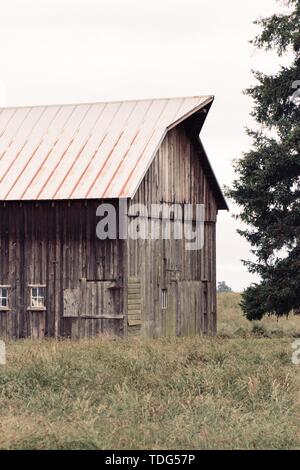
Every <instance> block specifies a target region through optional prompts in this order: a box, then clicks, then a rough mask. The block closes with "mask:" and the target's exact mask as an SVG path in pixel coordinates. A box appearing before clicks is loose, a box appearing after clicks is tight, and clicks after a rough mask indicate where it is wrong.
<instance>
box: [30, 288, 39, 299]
mask: <svg viewBox="0 0 300 470" xmlns="http://www.w3.org/2000/svg"><path fill="white" fill-rule="evenodd" d="M37 293H38V288H37V287H32V289H31V296H32V297H36V296H37Z"/></svg>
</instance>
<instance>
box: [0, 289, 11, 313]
mask: <svg viewBox="0 0 300 470" xmlns="http://www.w3.org/2000/svg"><path fill="white" fill-rule="evenodd" d="M2 289H6V292H7V295H6V296H4V295H2ZM10 289H11V286H10V285H4V284H1V285H0V310H2V311H3V310H4V311H7V310H10ZM2 299H6V301H7V303H6V305H2Z"/></svg>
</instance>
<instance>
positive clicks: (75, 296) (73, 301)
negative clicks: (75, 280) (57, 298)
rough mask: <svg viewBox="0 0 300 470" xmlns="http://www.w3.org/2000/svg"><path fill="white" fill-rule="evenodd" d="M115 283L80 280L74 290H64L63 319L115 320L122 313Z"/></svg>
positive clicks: (119, 296) (119, 293) (118, 290)
mask: <svg viewBox="0 0 300 470" xmlns="http://www.w3.org/2000/svg"><path fill="white" fill-rule="evenodd" d="M121 299H122V297H121V290H120V288H119V287H118V286H117V285H116V281H87V280H86V279H81V282H80V286H79V287H78V288H76V289H64V317H78V316H80V317H89V318H103V319H105V318H107V319H110V318H112V319H113V318H115V317H118V316H120V315H121V313H122V302H121Z"/></svg>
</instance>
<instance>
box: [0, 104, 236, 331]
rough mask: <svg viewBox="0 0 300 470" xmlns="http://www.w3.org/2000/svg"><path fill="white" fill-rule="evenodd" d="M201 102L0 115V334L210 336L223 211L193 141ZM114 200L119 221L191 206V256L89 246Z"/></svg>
mask: <svg viewBox="0 0 300 470" xmlns="http://www.w3.org/2000/svg"><path fill="white" fill-rule="evenodd" d="M212 101H213V97H211V96H203V97H192V98H176V99H159V100H140V101H124V102H113V103H96V104H79V105H63V106H36V107H22V108H4V109H1V111H0V336H8V337H11V338H24V337H33V338H42V337H56V338H57V337H60V336H62V337H71V338H80V337H85V336H92V335H96V334H106V333H108V334H113V335H117V336H120V337H127V336H130V335H131V334H132V335H133V334H135V335H136V334H145V335H149V336H154V337H157V336H164V335H192V334H200V333H204V334H214V333H215V332H216V219H217V213H218V210H222V209H225V210H226V209H227V205H226V201H225V200H224V197H223V195H222V192H221V190H220V187H219V185H218V183H217V180H216V178H215V176H214V173H213V171H212V169H211V166H210V163H209V161H208V158H207V155H206V153H205V150H204V148H203V146H202V143H201V140H200V138H199V134H200V131H201V129H202V126H203V124H204V121H205V119H206V116H207V113H208V111H209V109H210V106H211V104H212ZM120 200H122V202H123V205H124V204H125V205H126V206H127V205H128V209H127V210H126V212H125V217H126V218H127V219H128V220H131V219H132V218H134V216H135V214H131V212H130V210H131V209H130V207H129V203H131V204H132V202H135V203H143V204H145V205H146V207H150V205H151V204H153V203H157V204H160V203H167V204H174V203H176V204H179V205H184V204H203V205H204V206H205V225H204V247H203V249H202V250H199V251H188V250H186V249H185V243H186V241H185V240H184V239H182V240H175V239H172V238H171V239H169V240H167V239H158V240H153V239H136V240H133V239H122V238H121V237H119V236H118V237H117V239H116V240H111V239H107V240H101V239H99V238H98V237H97V235H96V226H97V223H98V222H99V217H97V216H96V210H97V207H98V206H99V204H100V203H103V202H105V203H107V202H110V203H111V204H113V205H114V207H115V208H116V211H118V210H119V209H118V208H119V201H120ZM175 222H178V220H177V219H176V215H174V214H173V220H172V222H171V224H174V223H175ZM153 223H154V224H158V226H160V225H161V224H162V223H163V220H162V218H160V217H158V218H157V219H156V220H154V221H153Z"/></svg>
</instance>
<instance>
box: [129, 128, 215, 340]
mask: <svg viewBox="0 0 300 470" xmlns="http://www.w3.org/2000/svg"><path fill="white" fill-rule="evenodd" d="M132 202H133V203H143V204H146V205H147V204H150V203H157V204H158V203H162V202H166V203H170V204H171V203H172V204H173V203H177V204H185V203H193V204H197V203H198V204H204V205H205V229H204V232H205V243H204V248H203V249H202V250H201V251H187V250H186V249H185V241H184V240H138V241H134V240H129V242H128V270H129V276H130V277H131V278H133V279H134V278H135V279H137V280H140V284H141V299H140V302H141V326H139V325H138V324H137V325H136V326H132V327H131V328H130V327H129V333H130V331H131V332H132V334H136V333H139V332H140V331H142V332H144V333H145V334H146V335H150V336H161V335H166V336H169V335H174V334H177V335H188V334H189V335H190V334H199V333H201V332H203V333H208V334H214V333H215V332H216V218H217V206H216V202H215V198H214V196H213V193H212V191H211V189H210V186H209V183H208V181H207V178H206V176H205V174H204V172H203V170H202V167H201V155H200V156H199V154H198V152H197V151H196V149H195V147H194V146H193V144H192V143H191V140H190V138H189V137H188V136H187V134H186V131H185V129H184V127H183V126H178V127H176V128H174V129H173V130H171V131H170V132H169V133H168V134H167V136H166V137H165V139H164V141H163V143H162V145H161V147H160V149H159V151H158V153H157V155H156V157H155V159H154V161H153V163H152V165H151V166H150V168H149V169H148V171H147V174H146V175H145V178H144V180H143V182H142V184H141V186H140V187H139V189H138V191H137V193H136V195H135V197H134V200H133V201H132ZM129 213H130V212H129ZM131 220H133V219H132V218H131V217H129V221H131ZM152 223H154V224H158V225H159V226H160V229H161V224H162V222H161V221H160V220H156V221H152ZM172 225H173V224H172ZM162 289H167V291H168V307H167V309H166V310H162V306H161V296H162ZM128 308H129V307H128ZM128 313H129V314H130V310H129V311H128Z"/></svg>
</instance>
